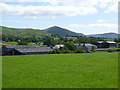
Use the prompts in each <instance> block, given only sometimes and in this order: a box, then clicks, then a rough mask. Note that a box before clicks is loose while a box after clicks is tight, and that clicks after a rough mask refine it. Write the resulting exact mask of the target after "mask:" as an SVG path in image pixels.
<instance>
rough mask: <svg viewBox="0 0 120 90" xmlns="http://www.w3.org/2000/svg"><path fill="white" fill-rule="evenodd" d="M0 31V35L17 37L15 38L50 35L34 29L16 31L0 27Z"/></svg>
mask: <svg viewBox="0 0 120 90" xmlns="http://www.w3.org/2000/svg"><path fill="white" fill-rule="evenodd" d="M0 28H2V30H1V31H0V34H2V35H6V36H17V37H33V36H36V37H43V36H46V35H50V33H47V32H43V31H40V30H36V29H16V28H7V27H3V26H0Z"/></svg>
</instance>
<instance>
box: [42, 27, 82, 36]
mask: <svg viewBox="0 0 120 90" xmlns="http://www.w3.org/2000/svg"><path fill="white" fill-rule="evenodd" d="M44 32H48V33H51V34H58V35H61V36H83V34H82V33H75V32H72V31H70V30H67V29H64V28H61V27H58V26H53V27H50V28H47V29H45V30H44Z"/></svg>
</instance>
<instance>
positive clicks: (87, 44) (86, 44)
mask: <svg viewBox="0 0 120 90" xmlns="http://www.w3.org/2000/svg"><path fill="white" fill-rule="evenodd" d="M75 45H76V46H79V44H75ZM80 45H83V43H81V44H80ZM85 46H96V45H93V44H89V43H85Z"/></svg>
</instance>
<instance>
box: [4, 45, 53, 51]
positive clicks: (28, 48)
mask: <svg viewBox="0 0 120 90" xmlns="http://www.w3.org/2000/svg"><path fill="white" fill-rule="evenodd" d="M6 47H7V48H14V49H16V50H18V51H19V52H49V51H52V50H53V49H52V48H50V47H41V46H36V45H6Z"/></svg>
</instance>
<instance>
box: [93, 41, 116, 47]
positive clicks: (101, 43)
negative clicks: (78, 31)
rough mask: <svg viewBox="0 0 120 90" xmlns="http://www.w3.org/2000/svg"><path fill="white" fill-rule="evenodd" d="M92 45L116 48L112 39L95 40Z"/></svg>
mask: <svg viewBox="0 0 120 90" xmlns="http://www.w3.org/2000/svg"><path fill="white" fill-rule="evenodd" d="M94 45H96V46H97V48H116V47H117V43H116V42H112V41H98V42H95V43H94Z"/></svg>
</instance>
